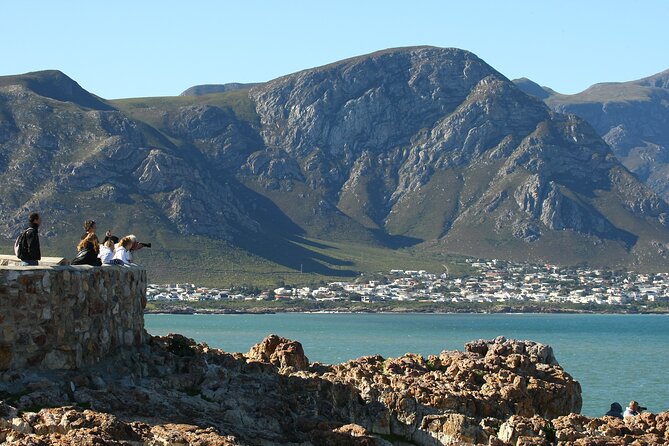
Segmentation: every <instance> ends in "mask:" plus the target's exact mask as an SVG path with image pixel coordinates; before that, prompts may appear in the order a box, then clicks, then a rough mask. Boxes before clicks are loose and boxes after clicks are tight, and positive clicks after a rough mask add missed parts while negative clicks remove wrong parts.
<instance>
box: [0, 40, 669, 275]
mask: <svg viewBox="0 0 669 446" xmlns="http://www.w3.org/2000/svg"><path fill="white" fill-rule="evenodd" d="M31 75H32V74H31ZM3 81H4V82H3ZM13 82H14V84H16V78H14V79H13ZM19 83H20V82H19ZM73 88H74V87H73ZM73 91H74V90H73ZM77 91H78V90H77ZM52 96H53V94H52ZM60 97H62V98H63V99H67V98H68V97H67V96H60ZM77 97H78V96H72V98H73V99H77ZM91 97H94V96H93V95H91ZM53 100H54V98H49V97H46V96H43V95H40V94H39V93H38V92H35V91H28V92H27V93H26V92H24V93H21V94H18V93H17V92H16V91H14V89H13V87H11V86H9V82H8V81H7V80H6V79H2V78H0V129H6V130H3V132H1V133H2V134H3V137H2V138H0V144H2V154H3V156H0V181H2V182H3V183H4V184H6V185H8V186H7V187H6V190H7V193H6V194H4V195H3V197H1V198H0V214H1V215H3V217H4V218H3V223H1V224H0V233H2V234H3V235H4V236H5V237H7V238H11V237H12V234H13V233H14V232H16V231H17V230H18V228H20V226H21V223H20V222H21V220H22V218H24V214H25V213H26V212H27V210H28V209H36V208H40V209H43V210H44V211H45V213H47V214H50V215H52V218H53V220H52V221H53V223H52V224H51V225H50V226H48V228H45V229H46V233H47V234H50V236H47V237H46V238H47V240H48V239H49V237H51V238H54V237H56V236H58V235H61V234H63V233H66V232H69V231H72V229H73V228H74V227H76V226H77V225H78V224H80V223H79V222H78V220H82V221H83V219H84V218H88V217H89V216H93V217H96V216H99V217H97V218H99V219H107V220H109V221H110V225H113V226H114V227H133V226H140V230H139V231H135V232H141V231H142V229H141V228H142V227H143V226H145V225H146V222H147V221H150V222H152V223H151V225H149V227H147V228H145V229H144V231H145V232H144V235H142V236H143V237H157V238H160V239H165V240H169V239H172V240H173V243H174V244H175V245H178V246H184V247H185V246H186V245H188V244H190V243H192V242H186V240H191V239H192V240H195V238H197V239H198V240H199V239H201V240H203V241H205V244H210V245H211V246H221V247H222V248H221V249H223V251H222V252H223V254H225V253H228V254H230V252H234V253H236V254H234V255H235V256H237V255H239V253H241V252H246V253H249V254H251V255H254V256H259V257H260V258H262V259H266V260H268V261H270V262H274V263H276V264H279V265H284V266H287V267H288V268H292V269H293V270H294V269H298V270H301V267H300V265H302V266H304V265H307V267H308V268H309V270H310V271H320V272H321V273H323V274H326V275H327V274H331V275H332V274H335V275H336V274H339V272H338V271H343V272H344V274H353V273H354V271H353V270H350V269H349V268H351V267H352V266H353V265H354V263H353V262H351V261H348V260H347V261H341V260H339V258H338V257H336V256H328V255H325V256H323V255H322V254H316V253H315V251H314V250H313V247H310V246H309V243H311V242H309V243H306V244H305V241H307V240H322V241H326V243H329V242H330V241H331V242H336V243H339V242H345V243H353V244H360V245H364V246H375V247H378V248H383V249H387V250H388V252H389V253H391V252H393V251H394V250H397V249H399V248H402V247H405V248H406V247H409V246H412V247H413V248H410V249H411V250H413V251H415V252H422V253H425V254H424V255H431V256H435V258H438V257H439V256H442V255H443V254H444V253H452V254H463V255H475V256H481V257H500V258H508V259H512V260H518V259H524V260H532V261H549V262H563V263H579V262H583V261H587V262H593V263H594V264H606V263H609V264H611V265H612V266H629V267H634V266H637V267H647V266H648V265H650V264H654V265H656V266H658V267H660V266H661V265H663V264H664V263H663V262H667V258H666V251H667V248H666V247H667V243H668V242H669V234H668V232H667V229H666V223H667V222H666V214H667V205H666V203H665V202H664V201H662V200H661V199H659V198H658V197H657V196H656V195H654V194H653V193H652V192H650V191H648V190H647V189H646V188H645V187H644V186H642V185H640V184H639V183H638V182H637V181H636V179H635V178H634V177H633V176H632V175H631V174H630V173H629V172H628V171H627V169H625V168H624V167H623V166H621V165H620V164H619V163H618V162H617V160H616V158H615V157H614V156H613V154H612V153H611V152H610V150H609V148H608V146H607V145H606V144H605V143H604V141H602V140H601V139H600V138H599V136H598V135H597V134H596V132H595V131H594V130H593V129H592V128H591V127H590V126H589V125H588V124H587V123H585V121H583V120H581V119H579V118H577V117H575V116H565V115H561V114H559V113H555V112H554V111H551V110H550V109H549V108H548V107H547V106H546V105H545V104H544V103H543V102H542V101H540V100H538V99H536V98H533V97H530V96H528V95H527V94H525V93H524V92H523V91H522V89H520V88H519V87H517V86H516V85H514V83H512V82H511V81H509V80H508V79H507V78H506V77H505V76H503V75H502V74H501V73H499V72H498V71H496V70H495V69H494V68H492V67H490V66H489V65H487V64H486V63H485V62H484V61H483V60H481V59H480V58H478V57H477V56H476V55H474V54H473V53H470V52H468V51H464V50H458V49H453V48H436V47H425V46H422V47H410V48H393V49H388V50H383V51H379V52H376V53H372V54H369V55H363V56H357V57H353V58H349V59H346V60H344V61H339V62H334V63H331V64H327V65H324V66H321V67H317V68H315V69H310V70H302V71H300V72H297V73H293V74H289V75H286V76H282V77H279V78H277V79H274V80H271V81H269V82H266V83H263V84H260V85H257V86H254V87H252V88H250V89H246V88H244V89H236V90H232V91H227V92H223V93H210V94H205V95H203V96H178V97H172V98H138V99H127V100H115V101H107V102H104V103H102V104H103V105H104V106H105V107H106V108H104V109H101V108H100V107H98V108H97V109H92V108H90V107H88V106H87V105H86V104H87V103H75V102H67V103H63V104H62V105H60V104H58V103H56V102H53ZM77 104H78V105H77ZM43 107H48V108H50V110H51V111H49V112H46V111H45V110H46V109H44V110H41V108H43ZM33 158H35V159H33ZM26 177H27V178H31V179H32V180H33V184H34V186H33V187H27V184H26V182H25V181H26V180H25V178H26ZM33 189H34V193H33ZM105 203H108V205H110V206H111V207H112V209H107V208H105V205H104V204H105ZM184 243H185V245H184ZM221 243H224V244H225V246H223V245H221ZM168 244H169V243H168ZM585 246H590V247H591V248H589V249H583V247H585ZM231 247H232V248H234V249H232V248H231ZM175 248H176V246H175ZM229 249H232V251H228V250H229ZM185 251H187V252H191V249H190V248H189V249H185ZM228 254H225V255H228ZM184 255H186V254H185V253H178V252H176V251H175V249H172V250H170V249H169V248H168V249H167V250H166V252H163V253H161V254H160V256H161V262H163V264H166V262H169V259H170V258H176V257H174V256H177V257H179V256H184ZM345 257H346V256H344V258H345ZM179 258H183V257H179ZM189 261H190V260H189Z"/></svg>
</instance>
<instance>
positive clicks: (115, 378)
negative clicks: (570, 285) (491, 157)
mask: <svg viewBox="0 0 669 446" xmlns="http://www.w3.org/2000/svg"><path fill="white" fill-rule="evenodd" d="M298 346H299V343H297V342H295V341H290V340H288V339H285V338H281V337H279V336H276V335H273V336H269V337H267V338H266V339H265V340H263V341H262V342H261V343H259V344H257V345H256V346H254V347H253V348H252V349H251V352H249V354H247V355H244V354H240V353H225V352H223V351H220V350H217V349H211V348H209V347H208V346H206V345H205V344H197V343H195V342H193V341H192V340H190V339H188V338H185V337H183V336H180V335H169V336H166V337H154V338H151V339H150V342H149V343H148V344H147V345H146V347H144V348H141V349H138V350H134V351H132V350H128V351H123V352H120V353H119V354H118V355H117V356H116V357H113V358H109V359H108V360H107V361H103V362H101V363H100V364H98V365H95V366H91V367H90V369H86V370H79V371H76V372H63V373H62V374H61V375H60V380H61V381H62V382H64V383H69V382H74V381H76V382H77V384H76V389H75V390H74V394H71V392H70V391H71V389H69V390H67V389H65V390H64V389H62V388H59V386H58V385H57V384H56V385H54V386H51V387H43V386H30V383H36V382H40V378H39V376H38V375H39V373H42V372H35V373H37V375H36V374H35V373H32V372H31V375H30V376H27V375H26V376H23V375H16V376H13V377H12V379H11V380H10V379H7V380H3V381H0V394H2V395H5V394H8V395H17V397H15V398H14V399H15V400H17V403H16V406H17V407H16V408H18V409H23V408H26V407H35V406H40V405H41V406H44V405H50V406H53V405H55V406H61V407H56V408H50V409H42V410H40V411H39V412H37V413H34V412H23V413H21V414H20V415H19V414H18V413H17V411H16V409H15V407H12V406H9V405H7V404H4V403H2V404H0V441H3V442H5V444H8V445H29V444H34V445H71V444H109V445H126V444H127V445H130V444H184V445H191V444H192V445H197V444H200V445H225V446H227V445H235V446H237V445H259V444H272V445H286V446H288V445H295V444H300V445H304V446H308V445H379V446H388V445H389V444H395V445H401V444H414V445H430V446H434V445H437V444H462V445H467V444H471V445H473V444H488V445H496V446H511V445H514V446H515V445H528V446H529V445H548V444H555V442H556V441H559V444H560V445H561V446H572V445H574V446H576V445H602V444H607V445H609V444H611V445H618V444H621V445H622V444H631V443H632V442H634V441H636V443H632V444H640V445H642V444H643V445H645V444H647V445H656V444H667V443H668V442H669V413H667V412H665V413H662V414H657V415H656V414H646V413H644V414H642V415H640V416H639V417H634V418H628V419H625V420H619V419H614V418H611V417H604V418H601V419H597V418H595V419H592V418H588V417H584V416H581V415H578V414H573V413H570V412H577V411H578V410H579V408H580V388H579V387H578V383H576V382H575V381H573V379H572V378H571V377H570V376H569V375H568V374H566V373H565V372H564V371H563V370H562V369H561V368H560V367H559V365H558V364H557V362H556V359H555V356H554V354H553V352H552V349H551V348H550V347H548V346H545V345H542V344H538V343H535V342H532V341H515V340H507V339H505V338H501V337H500V338H497V339H494V340H478V341H473V342H471V343H468V344H467V345H466V348H465V351H464V352H449V351H444V352H442V353H441V354H439V355H438V356H437V355H432V356H430V357H428V358H427V359H425V358H424V357H422V356H420V355H414V354H406V355H404V356H402V357H399V358H390V359H384V358H383V357H381V356H368V357H363V358H359V359H357V360H353V361H349V362H346V363H344V364H339V365H332V366H327V365H321V364H313V365H309V364H308V362H307V360H306V357H304V354H303V352H302V351H301V346H299V348H298ZM45 373H46V372H45ZM96 377H104V380H105V384H106V388H100V387H101V386H99V385H97V384H96V381H97V380H96ZM22 382H23V383H24V384H23V385H24V387H23V388H22V387H20V384H21V383H22ZM9 386H11V389H12V392H9V389H10V387H9ZM66 390H67V391H66ZM19 396H20V397H19ZM73 396H74V397H75V400H76V401H84V403H81V402H80V403H77V404H83V405H84V406H90V409H83V408H81V407H75V406H72V404H73V403H72V397H73ZM381 436H384V437H385V438H386V439H384V438H382V437H381Z"/></svg>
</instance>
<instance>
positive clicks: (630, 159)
mask: <svg viewBox="0 0 669 446" xmlns="http://www.w3.org/2000/svg"><path fill="white" fill-rule="evenodd" d="M514 82H516V84H517V85H518V87H519V88H521V89H523V91H525V92H526V93H528V94H532V95H534V96H537V97H539V98H540V99H543V100H544V101H545V102H546V104H548V106H549V107H551V108H552V109H553V110H555V111H557V112H560V113H573V114H575V115H578V116H580V117H581V118H583V119H585V120H586V121H588V122H589V123H590V124H591V125H592V126H593V127H594V128H595V130H597V133H599V135H601V136H602V138H603V139H604V141H606V143H607V144H609V146H610V147H611V149H612V150H613V152H614V153H615V155H616V156H617V157H618V159H620V160H621V162H622V163H623V164H624V165H625V167H627V168H628V169H629V170H631V171H632V172H634V174H635V175H636V176H637V177H638V178H639V179H640V180H641V181H642V182H644V183H645V184H646V185H648V186H649V187H650V188H651V189H653V190H654V191H655V192H657V193H658V194H659V195H661V196H662V197H663V198H664V199H665V200H669V70H666V71H663V72H662V73H658V74H656V75H654V76H650V77H647V78H644V79H640V80H637V81H631V82H608V83H601V84H595V85H593V86H592V87H590V88H588V89H586V90H585V91H583V92H581V93H577V94H574V95H563V94H559V93H556V92H555V91H553V90H550V89H548V88H546V87H539V88H541V90H537V89H530V88H528V86H527V85H528V82H531V81H528V80H526V79H525V80H521V79H519V80H516V81H514ZM535 85H536V84H535Z"/></svg>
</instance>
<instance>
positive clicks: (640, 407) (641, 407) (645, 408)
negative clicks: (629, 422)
mask: <svg viewBox="0 0 669 446" xmlns="http://www.w3.org/2000/svg"><path fill="white" fill-rule="evenodd" d="M642 410H648V408H647V407H643V406H639V412H641V411H642Z"/></svg>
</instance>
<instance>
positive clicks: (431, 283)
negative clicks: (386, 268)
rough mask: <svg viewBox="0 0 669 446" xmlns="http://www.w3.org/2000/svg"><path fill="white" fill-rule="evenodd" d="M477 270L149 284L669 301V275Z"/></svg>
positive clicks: (166, 297)
mask: <svg viewBox="0 0 669 446" xmlns="http://www.w3.org/2000/svg"><path fill="white" fill-rule="evenodd" d="M467 263H469V266H470V267H471V270H472V271H473V272H472V273H471V274H469V275H467V276H463V277H449V274H448V272H442V273H439V274H434V273H430V272H427V271H422V270H421V271H411V270H401V269H395V270H391V271H390V272H389V273H388V274H384V275H376V276H375V280H368V279H365V276H363V275H361V276H360V277H359V278H357V279H356V280H354V281H352V282H331V283H328V284H327V285H323V286H319V287H315V288H314V287H290V286H281V287H278V288H275V289H271V290H265V291H262V292H259V293H238V292H234V291H233V290H230V289H219V288H206V287H198V286H196V285H193V284H169V285H154V284H151V285H149V286H148V291H147V295H148V299H149V300H151V301H167V302H169V301H172V302H176V301H185V302H198V301H221V300H264V301H267V300H296V299H305V300H315V301H358V302H367V303H373V302H388V301H420V302H435V303H438V302H444V303H468V302H469V303H520V302H527V303H538V304H545V303H555V304H567V303H571V304H596V305H618V306H624V305H632V304H639V305H645V304H652V303H662V302H668V301H669V273H654V274H641V273H634V272H629V271H604V270H599V269H587V268H568V267H558V266H551V265H544V266H538V265H529V264H517V263H511V262H506V261H500V260H490V261H476V260H468V261H467Z"/></svg>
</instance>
